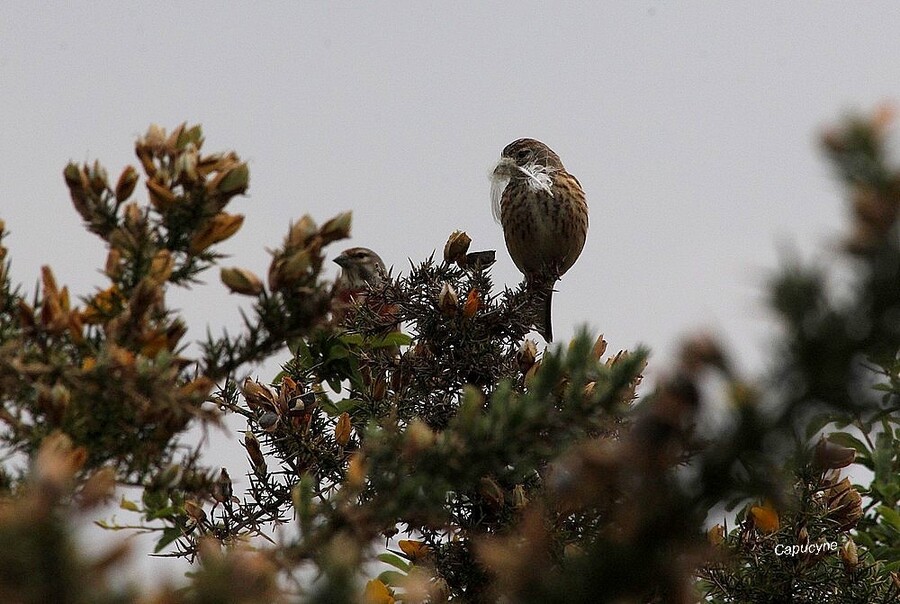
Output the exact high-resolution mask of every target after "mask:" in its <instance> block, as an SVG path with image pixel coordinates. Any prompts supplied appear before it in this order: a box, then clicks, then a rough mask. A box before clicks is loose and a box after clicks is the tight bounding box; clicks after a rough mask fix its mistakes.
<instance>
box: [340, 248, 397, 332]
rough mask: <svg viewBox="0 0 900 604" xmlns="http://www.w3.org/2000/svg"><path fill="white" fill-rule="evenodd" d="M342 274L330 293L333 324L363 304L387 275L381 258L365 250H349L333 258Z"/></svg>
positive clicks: (367, 249)
mask: <svg viewBox="0 0 900 604" xmlns="http://www.w3.org/2000/svg"><path fill="white" fill-rule="evenodd" d="M334 261H335V263H336V264H337V265H338V266H340V267H341V272H340V274H339V275H338V278H337V280H335V282H334V289H333V290H332V294H331V313H332V316H333V317H334V320H335V322H336V323H340V322H342V321H343V320H344V319H345V318H346V317H347V316H348V314H349V313H350V311H351V310H352V309H353V308H354V307H356V306H358V305H359V304H362V303H364V302H365V299H366V292H367V291H368V290H369V288H370V287H371V286H373V285H378V284H380V283H381V281H382V279H384V276H385V274H386V271H385V268H384V262H383V261H382V260H381V257H380V256H379V255H378V254H376V253H375V252H373V251H372V250H370V249H369V248H367V247H352V248H350V249H347V250H344V251H343V252H341V255H340V256H338V257H337V258H335V259H334Z"/></svg>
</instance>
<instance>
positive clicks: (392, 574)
mask: <svg viewBox="0 0 900 604" xmlns="http://www.w3.org/2000/svg"><path fill="white" fill-rule="evenodd" d="M404 579H406V574H405V573H399V572H397V571H395V570H386V571H384V572H383V573H381V574H380V575H378V580H379V581H381V582H382V583H384V584H385V585H390V586H391V587H398V586H400V585H402V584H403V580H404Z"/></svg>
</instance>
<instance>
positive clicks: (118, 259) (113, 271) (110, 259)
mask: <svg viewBox="0 0 900 604" xmlns="http://www.w3.org/2000/svg"><path fill="white" fill-rule="evenodd" d="M122 268H123V267H122V252H120V251H119V249H118V248H110V250H109V254H107V255H106V266H105V267H104V269H103V272H104V273H106V276H107V277H109V278H110V279H117V278H119V277H120V276H121V275H122Z"/></svg>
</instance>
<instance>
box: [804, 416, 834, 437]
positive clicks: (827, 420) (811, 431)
mask: <svg viewBox="0 0 900 604" xmlns="http://www.w3.org/2000/svg"><path fill="white" fill-rule="evenodd" d="M837 419H838V418H837V417H836V415H835V414H833V413H822V414H821V415H817V416H816V417H814V418H813V419H812V420H810V422H809V423H808V424H807V425H806V438H808V439H812V438H814V437H815V436H816V435H817V434H818V433H819V431H820V430H822V428H824V427H825V426H827V425H828V424H832V423H834V422H835V421H837Z"/></svg>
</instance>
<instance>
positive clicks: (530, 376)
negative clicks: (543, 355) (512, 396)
mask: <svg viewBox="0 0 900 604" xmlns="http://www.w3.org/2000/svg"><path fill="white" fill-rule="evenodd" d="M540 369H541V361H538V362H536V363H535V364H534V365H532V366H531V367H530V368H529V369H528V371H526V372H525V385H526V386H529V387H530V386H531V384H532V383H534V379H535V376H537V372H538V371H540Z"/></svg>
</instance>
